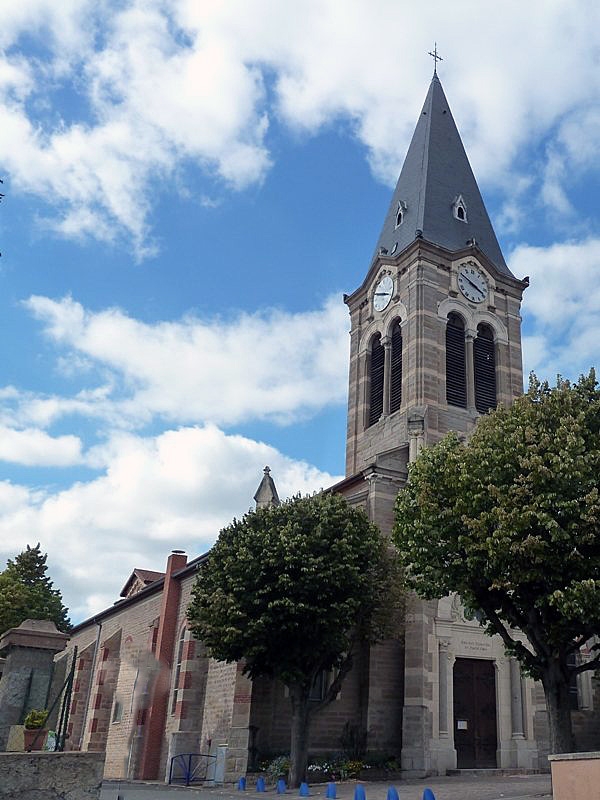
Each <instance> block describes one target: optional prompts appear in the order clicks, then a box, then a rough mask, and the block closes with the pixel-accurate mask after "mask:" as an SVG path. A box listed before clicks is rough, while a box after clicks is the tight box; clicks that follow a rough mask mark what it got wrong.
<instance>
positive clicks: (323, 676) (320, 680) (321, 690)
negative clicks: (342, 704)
mask: <svg viewBox="0 0 600 800" xmlns="http://www.w3.org/2000/svg"><path fill="white" fill-rule="evenodd" d="M329 674H330V673H329V670H327V669H322V670H321V671H320V672H318V673H317V677H316V678H315V680H314V683H313V685H312V686H311V688H310V694H309V696H308V699H309V700H312V701H313V703H318V702H319V701H320V700H324V699H325V695H326V694H327V689H328V688H329Z"/></svg>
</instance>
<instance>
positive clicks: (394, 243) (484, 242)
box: [374, 72, 512, 277]
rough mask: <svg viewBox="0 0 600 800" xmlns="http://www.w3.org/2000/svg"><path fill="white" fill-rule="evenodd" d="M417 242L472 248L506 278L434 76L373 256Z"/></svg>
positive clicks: (500, 252) (478, 196)
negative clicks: (416, 240)
mask: <svg viewBox="0 0 600 800" xmlns="http://www.w3.org/2000/svg"><path fill="white" fill-rule="evenodd" d="M420 238H422V239H424V240H426V241H428V242H431V243H433V244H437V245H440V246H441V247H444V248H445V249H447V250H450V251H457V250H463V249H464V248H465V247H467V246H469V245H477V247H478V248H479V249H480V250H481V252H482V253H484V255H485V256H487V258H488V259H489V260H490V261H491V262H492V264H493V265H494V266H495V267H496V269H497V270H498V271H499V272H500V273H502V274H504V275H509V276H511V277H512V273H511V272H510V270H509V269H508V267H507V266H506V262H505V260H504V256H503V255H502V251H501V250H500V245H499V244H498V240H497V239H496V234H495V233H494V229H493V228H492V223H491V222H490V218H489V217H488V214H487V211H486V209H485V205H484V203H483V199H482V197H481V193H480V191H479V187H478V186H477V181H476V180H475V176H474V175H473V170H472V169H471V165H470V164H469V159H468V158H467V154H466V152H465V148H464V147H463V143H462V141H461V138H460V134H459V132H458V129H457V127H456V124H455V122H454V119H453V117H452V113H451V112H450V107H449V106H448V101H447V100H446V96H445V94H444V90H443V89H442V84H441V83H440V80H439V78H438V76H437V73H436V72H434V74H433V78H432V80H431V85H430V86H429V91H428V93H427V97H426V98H425V103H424V105H423V110H422V111H421V115H420V117H419V120H418V122H417V126H416V128H415V132H414V134H413V137H412V140H411V143H410V146H409V148H408V152H407V154H406V158H405V160H404V164H403V166H402V171H401V172H400V177H399V178H398V183H397V184H396V189H395V190H394V194H393V196H392V202H391V204H390V207H389V210H388V213H387V216H386V218H385V222H384V224H383V229H382V231H381V234H380V236H379V240H378V242H377V247H376V248H375V253H374V257H376V256H377V255H378V254H384V255H387V254H389V255H396V254H398V253H400V252H402V250H404V249H405V248H406V247H408V246H409V245H410V244H412V242H413V241H414V240H415V239H420Z"/></svg>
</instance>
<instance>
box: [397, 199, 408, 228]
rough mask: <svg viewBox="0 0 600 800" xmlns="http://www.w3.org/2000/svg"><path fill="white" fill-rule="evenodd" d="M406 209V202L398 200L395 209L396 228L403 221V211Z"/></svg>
mask: <svg viewBox="0 0 600 800" xmlns="http://www.w3.org/2000/svg"><path fill="white" fill-rule="evenodd" d="M405 211H406V203H405V202H404V201H403V200H400V202H399V203H398V208H397V210H396V228H399V227H400V225H402V223H403V222H404V212H405Z"/></svg>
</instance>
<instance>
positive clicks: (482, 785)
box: [100, 774, 552, 800]
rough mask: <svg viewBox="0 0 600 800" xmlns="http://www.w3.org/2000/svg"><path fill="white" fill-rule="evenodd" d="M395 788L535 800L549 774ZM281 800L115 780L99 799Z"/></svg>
mask: <svg viewBox="0 0 600 800" xmlns="http://www.w3.org/2000/svg"><path fill="white" fill-rule="evenodd" d="M363 786H364V787H365V793H366V798H367V800H386V796H387V791H388V788H389V784H388V783H363ZM395 787H396V789H397V791H398V794H399V796H400V800H422V797H423V790H424V789H425V788H426V787H429V788H430V789H432V791H433V793H434V795H435V798H436V800H538V799H539V798H546V800H550V799H551V798H552V789H551V786H550V775H494V776H482V775H481V774H479V775H472V776H471V775H464V774H461V775H453V776H451V777H439V778H424V779H422V780H406V781H397V782H396V783H395ZM336 788H337V797H338V800H353V797H354V790H355V788H356V782H355V781H347V782H345V783H338V784H337V785H336ZM325 790H326V785H323V784H319V785H315V786H312V787H311V789H310V792H311V797H314V798H315V800H323V798H324V797H325ZM297 797H298V792H297V791H291V790H289V791H288V792H287V793H286V795H285V798H288V800H292V799H293V800H295V799H296V798H297ZM242 798H244V800H284V796H282V795H277V794H276V793H275V791H274V789H271V790H270V791H267V792H266V793H263V794H258V793H256V792H254V791H252V790H250V791H247V792H244V793H243V794H242V793H241V792H237V791H235V789H233V788H231V787H225V788H223V787H219V788H217V787H210V788H208V787H206V788H205V787H194V788H192V787H190V788H185V787H183V786H181V787H179V786H165V784H164V783H163V784H158V783H141V782H133V783H121V784H119V783H117V782H116V781H105V782H104V784H103V787H102V794H101V796H100V800H241V799H242Z"/></svg>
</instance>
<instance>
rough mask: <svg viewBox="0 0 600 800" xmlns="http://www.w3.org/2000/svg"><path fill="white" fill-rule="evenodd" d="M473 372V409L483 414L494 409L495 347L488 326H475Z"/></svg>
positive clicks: (492, 335) (491, 332)
mask: <svg viewBox="0 0 600 800" xmlns="http://www.w3.org/2000/svg"><path fill="white" fill-rule="evenodd" d="M473 372H474V374H475V408H476V409H477V411H479V413H480V414H485V413H486V412H487V411H489V410H490V409H491V408H496V347H495V344H494V333H493V331H492V329H491V328H490V326H489V325H484V324H483V323H482V324H480V325H478V326H477V338H476V339H475V341H474V342H473Z"/></svg>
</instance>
